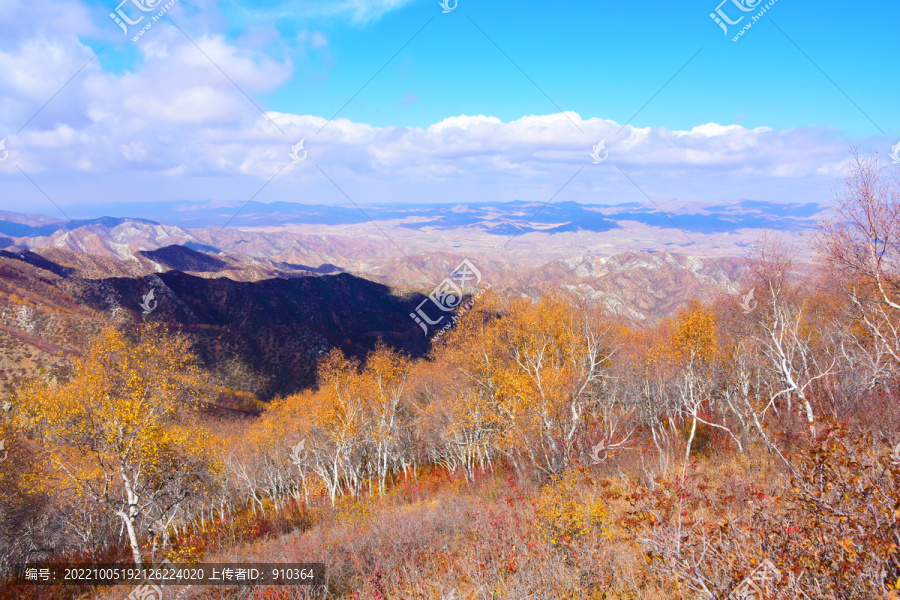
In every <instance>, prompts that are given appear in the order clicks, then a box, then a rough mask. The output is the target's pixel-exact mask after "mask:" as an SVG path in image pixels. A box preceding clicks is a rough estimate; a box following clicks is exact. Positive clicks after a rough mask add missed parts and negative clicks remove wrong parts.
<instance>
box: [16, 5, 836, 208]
mask: <svg viewBox="0 0 900 600" xmlns="http://www.w3.org/2000/svg"><path fill="white" fill-rule="evenodd" d="M405 1H406V0H382V1H380V2H378V1H376V2H356V1H342V2H336V3H325V2H312V3H308V6H307V8H306V9H305V10H320V11H338V12H343V13H346V14H351V15H353V16H354V18H355V19H359V20H365V19H368V18H375V17H374V16H373V15H379V14H383V12H384V11H387V10H392V9H395V8H397V7H399V6H402V5H403V4H405ZM6 4H8V5H9V11H8V14H11V15H13V16H16V15H18V16H22V17H23V18H24V16H28V15H27V14H25V13H27V11H28V6H30V5H26V4H24V3H23V1H22V0H7V3H6ZM51 4H52V5H53V6H55V7H57V8H60V9H61V8H64V7H70V8H73V12H72V15H73V21H72V23H73V30H74V31H75V32H76V33H77V32H81V33H90V32H91V31H92V29H91V26H90V24H89V22H88V21H87V20H86V17H84V16H83V11H82V12H79V10H78V7H80V6H81V5H79V4H71V3H67V2H55V3H52V2H51ZM70 5H71V6H70ZM379 11H380V12H379ZM53 14H55V13H53V11H48V12H46V14H45V12H40V13H39V15H38V16H39V17H40V18H43V19H46V23H42V24H41V25H40V27H39V28H37V26H36V25H34V23H33V19H34V18H35V17H34V16H31V17H29V19H31V20H28V19H26V23H25V25H24V27H23V30H25V31H31V32H32V33H31V35H30V36H27V35H26V36H23V35H17V36H14V37H11V38H9V40H4V44H3V46H2V48H0V138H2V137H5V136H7V132H10V133H12V132H14V131H16V130H18V128H19V127H20V126H21V125H22V124H23V123H24V122H25V121H26V120H27V119H28V118H29V117H30V116H31V115H33V114H34V111H35V110H36V107H39V106H40V105H41V104H43V103H44V102H46V100H47V99H48V98H50V97H51V96H52V95H53V94H54V93H56V91H58V90H59V89H60V87H61V86H62V85H63V84H64V83H65V82H66V81H67V80H68V78H70V77H71V76H72V75H73V74H74V73H75V72H76V71H77V70H78V69H79V68H81V67H82V66H83V65H84V64H85V62H86V61H87V60H88V59H89V58H90V57H91V55H92V53H93V50H92V49H91V48H89V47H88V46H86V45H84V44H83V43H82V42H80V41H79V39H78V37H76V35H75V34H63V33H62V32H61V30H62V29H63V28H64V24H63V23H62V22H60V21H59V20H58V19H55V17H54V16H53ZM23 15H24V16H23ZM79 15H82V16H79ZM0 19H2V20H0V31H5V29H6V28H8V27H9V18H6V17H0ZM38 29H40V30H41V31H44V32H49V33H46V34H45V33H37V30H38ZM50 34H53V35H50ZM48 35H50V37H48ZM194 39H195V41H196V42H197V44H198V45H199V46H200V48H202V50H203V53H205V54H206V55H207V56H208V58H207V56H204V54H203V53H201V52H198V50H197V48H196V47H194V45H193V44H192V43H191V42H189V41H188V40H186V39H185V38H184V36H182V35H181V33H180V32H178V30H177V29H174V28H173V27H170V26H166V25H162V24H161V25H160V26H158V27H156V28H154V29H153V36H148V37H147V39H145V40H142V42H141V43H140V44H138V45H137V46H135V48H136V49H137V51H138V52H139V53H140V57H141V60H140V62H139V64H138V65H137V66H135V67H132V68H131V69H126V70H124V71H121V72H110V71H104V70H103V69H102V68H101V61H100V60H94V61H92V62H91V63H90V64H88V65H87V67H85V68H84V70H83V71H82V72H81V74H80V75H78V76H77V77H76V78H75V79H73V80H72V82H71V83H70V84H69V85H68V86H66V87H65V89H64V90H63V91H62V92H61V93H60V95H59V96H58V97H57V98H56V99H54V101H53V102H51V103H50V104H48V105H47V108H46V109H44V110H43V111H42V112H41V114H40V115H39V117H38V118H37V119H35V121H34V122H33V123H32V124H30V125H29V126H28V128H26V129H25V130H24V131H23V132H22V133H21V134H20V135H18V136H16V135H9V138H8V141H7V145H6V146H7V148H8V149H9V151H10V159H9V160H7V161H6V162H5V163H4V164H2V165H0V173H9V174H13V173H15V167H16V166H17V165H19V166H21V167H22V168H23V169H25V170H27V171H28V172H34V173H41V172H54V173H55V175H56V177H57V178H59V179H63V180H64V179H65V178H66V177H73V178H77V177H79V176H80V174H81V173H85V172H87V173H91V174H103V175H109V176H116V177H120V178H130V177H133V178H136V179H139V178H140V177H143V176H153V177H156V178H159V181H163V182H165V185H163V184H160V185H161V187H166V189H168V190H169V192H168V193H170V194H171V197H174V198H178V197H179V191H178V189H179V186H181V185H183V184H184V179H185V178H186V177H188V176H189V177H194V178H203V177H206V178H211V180H213V181H215V180H216V179H222V180H224V179H227V178H228V177H229V176H243V177H249V178H250V179H252V180H253V181H254V182H256V183H258V182H260V181H264V180H267V179H268V178H269V177H271V176H272V174H273V173H275V172H277V171H278V169H279V168H281V167H284V166H285V165H287V164H289V163H290V159H289V157H288V152H289V150H290V147H291V146H292V145H293V144H295V143H296V142H297V141H299V140H300V139H301V138H305V140H306V144H305V147H306V149H307V151H308V153H309V157H308V159H307V161H306V162H304V163H302V164H301V165H297V166H292V167H290V168H288V169H286V170H285V172H284V174H283V175H280V176H279V177H280V178H281V179H284V180H286V181H287V182H293V183H294V184H296V183H297V182H304V183H305V184H309V182H311V181H312V179H311V178H312V177H313V176H314V175H315V176H316V177H319V175H316V173H317V171H316V169H315V165H321V166H322V167H323V168H327V169H329V170H331V171H334V172H336V173H337V174H338V175H339V176H340V177H343V178H344V180H347V181H352V182H355V183H356V184H358V185H359V188H360V189H362V190H363V191H365V192H368V191H370V190H371V191H373V193H376V192H377V193H378V194H380V195H381V197H382V198H383V199H393V200H409V199H414V198H417V197H419V196H422V195H423V194H425V193H430V192H429V190H437V191H436V194H437V195H438V196H442V197H444V196H449V197H465V198H466V199H467V200H491V199H501V198H506V199H512V198H509V197H508V196H509V195H514V196H513V197H522V195H524V194H533V195H534V196H536V197H550V196H551V195H552V194H553V193H554V192H555V191H556V190H558V189H559V186H560V185H561V184H562V183H564V182H565V181H566V180H567V179H568V178H569V177H570V176H571V175H572V174H573V173H575V172H576V171H578V170H579V169H581V168H582V167H583V168H584V173H583V174H581V175H579V180H578V181H576V182H574V183H573V184H572V185H571V186H570V187H569V188H567V189H568V190H570V191H572V192H577V193H579V194H581V195H582V197H579V199H586V197H588V196H590V197H594V196H597V195H609V194H612V193H615V194H617V195H618V196H620V197H621V196H622V195H624V194H626V192H627V193H631V194H635V193H637V192H636V191H635V189H634V187H633V186H632V185H631V184H630V183H629V182H627V181H624V183H623V178H622V176H621V175H620V173H619V172H618V170H617V169H616V167H617V166H618V167H621V168H622V169H623V170H625V171H627V172H629V173H633V174H634V175H635V177H638V178H640V180H641V181H642V182H644V183H645V184H646V185H647V186H648V187H647V190H646V191H647V193H652V194H654V196H663V197H674V196H676V195H681V196H684V195H694V196H696V197H700V196H703V195H706V196H707V197H713V196H716V197H722V196H725V195H731V196H732V197H737V196H741V195H742V196H744V197H749V195H750V194H754V193H757V194H762V193H766V194H773V193H774V194H779V193H784V194H785V195H787V194H793V193H794V190H805V189H810V190H813V191H812V192H809V193H818V190H820V189H821V188H822V187H823V186H825V185H829V186H830V184H831V182H832V181H833V180H834V179H835V178H836V177H838V176H839V175H840V173H841V171H842V169H843V168H844V166H845V164H846V160H845V159H846V150H847V147H848V146H849V145H851V144H852V143H853V142H854V141H853V140H850V139H849V138H847V137H846V136H842V135H840V134H838V133H837V132H835V131H833V130H831V129H826V128H813V127H809V128H797V129H790V130H784V131H776V130H773V129H771V128H768V127H758V128H755V129H749V128H745V127H743V126H741V125H721V124H717V123H704V124H698V125H696V126H694V127H692V128H691V129H686V130H670V129H667V128H664V127H656V128H651V127H644V128H635V127H632V126H625V127H622V126H621V125H620V124H618V123H616V122H614V121H611V120H607V119H601V118H582V117H581V116H580V115H578V114H577V113H573V112H570V113H566V114H550V115H527V116H523V117H522V118H519V119H516V120H513V121H509V122H504V121H502V120H501V119H499V118H497V117H495V116H491V115H457V116H449V117H447V118H445V119H443V120H441V121H439V122H437V123H434V124H432V125H430V126H428V127H391V126H388V127H375V126H372V125H368V124H366V123H357V122H352V121H350V120H348V119H343V118H342V119H337V120H335V121H334V122H331V123H327V121H326V119H325V118H323V117H321V116H314V115H296V114H285V113H278V112H270V113H268V117H269V118H271V119H272V120H274V121H275V122H277V123H278V124H279V126H280V127H281V129H282V130H283V131H280V130H279V129H278V128H277V127H275V126H274V125H273V124H272V122H271V121H270V120H269V118H266V117H265V116H263V115H262V114H261V113H260V112H259V109H258V108H257V107H256V106H254V104H253V102H252V101H251V100H249V99H248V98H247V97H246V96H245V95H244V93H246V94H247V95H249V96H251V97H255V96H256V95H258V94H265V93H271V92H274V91H276V90H278V89H279V88H280V87H281V86H283V85H284V84H285V83H286V82H287V81H288V80H289V78H290V77H291V75H292V72H293V69H294V65H293V64H292V63H291V62H290V60H289V59H287V58H286V59H284V60H283V61H282V62H279V61H278V60H274V59H272V58H270V57H269V56H267V55H265V54H264V53H262V52H261V51H254V50H251V49H248V48H249V47H248V46H243V45H242V46H240V47H239V46H238V45H237V44H234V43H231V42H229V41H228V40H227V39H226V38H224V37H223V36H220V35H209V34H207V35H196V36H194ZM299 41H300V42H302V44H303V45H304V47H306V48H309V49H314V50H320V51H322V52H323V53H327V52H328V39H327V37H326V36H325V35H324V34H323V33H321V32H319V31H309V32H304V33H302V34H300V38H299ZM101 58H103V57H101ZM210 59H212V61H214V62H215V64H217V65H220V66H222V67H223V69H224V70H225V71H226V72H227V74H228V77H225V76H224V75H223V73H222V72H220V71H219V69H218V68H217V67H216V66H215V65H213V64H212V63H211V62H210ZM229 78H230V80H229ZM236 86H237V87H236ZM237 88H240V89H237ZM414 99H415V95H414V94H412V93H410V94H408V95H407V97H406V99H405V100H404V101H402V102H405V103H406V104H412V103H413V100H414ZM326 123H327V126H326ZM323 126H325V128H324V129H322V127H323ZM320 129H322V131H321V133H319V130H320ZM601 139H606V147H607V149H608V150H609V160H608V161H607V163H606V164H604V165H601V166H595V165H592V164H591V161H590V158H589V156H588V153H589V152H590V149H591V146H593V145H594V144H596V143H597V142H598V141H600V140H601ZM16 176H18V175H16ZM785 182H790V185H788V184H786V183H785ZM811 184H812V185H811ZM223 185H224V184H223ZM379 186H380V187H379ZM792 186H793V187H792ZM295 187H296V185H295ZM273 189H274V188H273ZM379 190H380V191H379ZM423 190H424V192H423ZM227 191H229V190H228V189H227V188H224V187H223V188H211V189H210V190H209V193H208V195H207V197H215V196H221V195H225V194H224V192H227ZM135 193H140V190H138V191H136V192H135ZM160 199H164V198H160ZM272 199H285V198H281V197H279V198H272ZM99 200H102V199H99ZM641 200H643V199H642V198H641ZM823 200H825V199H824V198H823Z"/></svg>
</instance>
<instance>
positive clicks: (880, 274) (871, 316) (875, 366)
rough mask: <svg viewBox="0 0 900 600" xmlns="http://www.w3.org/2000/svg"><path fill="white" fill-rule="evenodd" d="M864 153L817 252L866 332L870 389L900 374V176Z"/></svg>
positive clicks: (824, 226)
mask: <svg viewBox="0 0 900 600" xmlns="http://www.w3.org/2000/svg"><path fill="white" fill-rule="evenodd" d="M889 168H891V167H890V166H887V167H886V166H884V165H880V164H879V163H878V160H877V158H876V157H862V156H860V155H859V154H858V153H855V154H854V156H853V162H852V165H851V168H850V171H849V173H848V175H847V177H846V178H845V179H844V186H843V190H842V191H841V192H840V193H839V194H838V196H837V198H836V201H837V202H836V203H837V208H836V210H835V212H834V214H833V216H832V217H831V218H830V219H829V220H828V221H826V222H825V223H823V224H822V228H821V235H820V236H818V237H817V238H816V242H817V246H818V249H819V251H820V253H821V254H822V256H823V258H824V259H825V262H826V265H827V266H828V267H829V268H830V269H831V271H832V273H833V275H834V276H835V277H837V278H839V280H840V284H841V285H842V286H843V288H844V290H845V293H846V296H847V298H848V299H849V307H850V309H851V312H850V315H849V316H850V317H851V318H852V319H853V320H854V322H855V324H856V325H857V326H858V327H859V328H860V329H861V330H862V331H863V332H864V335H860V336H858V338H857V339H858V340H859V341H860V342H861V343H860V344H859V349H860V350H861V351H862V352H864V353H865V354H866V355H867V356H866V357H867V359H868V360H867V365H866V366H867V371H868V381H869V385H870V386H875V385H878V384H879V383H884V382H885V381H886V380H888V379H889V378H892V377H894V376H895V375H896V374H897V373H898V372H900V176H898V175H897V170H896V169H894V170H893V171H891V172H887V169H889Z"/></svg>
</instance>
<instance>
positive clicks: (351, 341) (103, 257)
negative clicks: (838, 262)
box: [0, 201, 823, 406]
mask: <svg viewBox="0 0 900 600" xmlns="http://www.w3.org/2000/svg"><path fill="white" fill-rule="evenodd" d="M145 208H146V209H147V210H148V211H150V210H155V211H157V212H158V213H160V214H165V215H168V216H170V217H171V216H172V215H173V213H177V217H178V218H177V219H174V221H173V222H164V221H162V220H157V219H153V218H150V217H151V216H153V215H149V216H148V215H146V214H139V215H138V216H137V217H122V216H114V217H110V216H104V217H97V218H87V217H85V218H79V219H74V220H63V219H57V218H54V217H50V216H47V215H39V214H22V213H13V212H2V211H0V248H2V249H0V387H2V388H3V389H6V390H7V391H11V390H12V389H13V388H15V387H16V385H17V384H18V383H20V382H21V381H22V379H23V378H24V377H26V376H27V375H29V374H33V373H34V372H35V370H36V369H37V368H38V367H41V368H44V369H45V370H46V373H47V374H48V375H47V376H49V377H56V376H59V375H60V374H62V373H63V371H64V370H65V368H66V364H67V363H66V361H65V360H64V359H65V357H66V356H68V355H69V354H70V353H72V352H78V351H79V348H80V347H81V345H82V344H83V341H84V340H85V339H86V338H87V337H88V336H89V335H90V334H91V333H92V332H94V331H96V330H97V329H98V328H99V327H101V326H102V325H103V324H104V323H109V322H116V323H129V322H131V323H133V322H138V321H141V320H144V319H146V320H162V321H164V322H166V323H168V324H170V325H171V326H172V327H175V328H178V329H181V330H182V331H184V332H186V333H187V334H188V335H190V336H191V338H192V339H193V340H194V343H195V348H196V349H197V351H198V353H199V355H200V356H201V358H202V360H203V361H204V364H206V365H207V367H208V368H209V369H210V370H211V371H212V372H214V373H215V375H216V378H217V380H218V381H220V382H221V385H222V386H224V387H223V389H225V388H227V389H230V390H232V392H233V394H237V396H236V397H240V394H245V395H246V394H250V395H253V396H255V397H258V398H261V399H268V398H272V397H275V396H277V395H280V394H286V393H290V392H292V391H296V390H299V389H302V388H304V387H307V386H309V385H310V384H311V383H312V377H313V369H314V365H315V360H316V357H317V356H319V354H320V353H321V352H323V351H325V350H327V349H329V348H333V347H339V348H342V349H343V350H344V351H345V352H347V353H350V354H355V355H363V354H364V353H365V352H366V351H368V350H370V349H371V348H372V347H374V345H375V344H376V343H377V342H378V340H382V341H383V342H384V343H387V344H389V345H391V346H393V347H396V348H399V349H402V350H404V351H406V352H409V353H411V354H413V355H421V354H423V353H424V352H426V351H427V350H428V347H429V340H428V338H426V336H425V335H424V334H423V332H422V330H421V329H420V328H419V327H418V325H417V324H416V323H415V321H414V320H413V319H411V318H410V313H411V312H413V311H414V310H415V307H416V306H417V305H418V303H419V302H421V301H422V300H423V299H424V298H425V295H426V294H428V293H429V292H430V291H431V290H432V289H433V288H434V286H435V285H436V284H437V283H438V282H440V281H442V280H443V279H444V278H445V277H447V276H448V275H449V274H450V273H451V272H452V270H453V268H454V267H455V266H456V265H458V264H459V263H460V262H461V261H462V260H463V259H469V260H470V261H471V262H472V263H473V264H475V265H477V268H478V269H479V270H480V272H481V275H482V277H483V281H484V282H486V283H490V285H491V287H492V288H494V289H495V290H497V291H498V292H499V293H502V294H510V295H514V296H518V297H521V296H524V297H531V298H537V297H539V296H541V295H542V294H544V293H545V292H546V291H548V290H551V289H560V290H564V291H567V292H570V293H572V294H575V295H577V296H580V297H581V298H584V299H586V300H589V301H591V302H593V303H595V304H598V305H600V306H603V307H604V308H606V309H607V311H608V312H609V313H611V314H613V315H617V316H618V317H620V318H621V319H622V321H623V322H624V323H626V324H628V325H629V326H631V327H641V326H643V325H644V324H652V323H656V322H658V321H659V320H660V319H662V318H664V317H667V316H671V315H673V314H675V312H676V311H677V310H678V309H679V308H680V307H682V306H684V304H685V303H686V302H687V301H688V300H691V299H694V298H697V299H700V300H703V301H713V300H715V299H716V298H717V297H720V296H722V295H723V294H732V295H733V294H735V293H737V292H738V291H740V290H741V288H742V286H744V285H745V283H746V281H747V276H748V272H749V266H750V262H749V260H748V259H747V258H746V256H744V255H745V254H746V253H747V250H748V249H749V248H750V247H751V246H752V245H753V244H754V243H755V241H756V240H757V239H758V238H759V236H760V235H761V234H762V232H764V231H765V232H769V233H773V234H775V235H782V236H784V237H786V238H787V239H790V240H797V239H802V236H803V235H804V234H805V232H806V231H808V230H810V229H811V228H812V227H814V225H815V220H816V219H817V218H821V216H822V215H823V211H822V210H820V209H819V208H818V207H816V206H813V205H795V206H789V205H774V204H768V203H760V202H749V201H742V202H735V203H731V204H721V205H716V206H705V207H697V206H683V207H681V208H680V209H679V210H678V211H674V210H673V211H671V212H670V213H669V214H668V215H665V214H662V213H660V212H659V211H657V210H655V209H653V208H647V207H645V206H642V205H638V204H629V205H624V204H623V205H617V206H607V207H598V206H586V205H580V204H576V203H573V202H560V203H553V204H549V205H546V206H541V205H535V204H528V203H524V202H510V203H490V204H478V205H470V206H463V205H459V206H450V205H437V206H427V205H422V206H393V207H374V208H370V207H363V210H359V209H357V208H355V207H351V208H347V207H326V206H305V205H295V204H286V203H276V204H270V205H265V204H255V203H250V204H248V205H247V206H246V207H245V209H244V211H242V212H241V213H240V214H239V215H238V216H237V217H236V218H234V219H233V220H232V223H231V224H230V225H229V226H228V227H224V228H223V227H221V226H220V225H217V223H218V222H221V223H222V224H224V223H225V222H227V220H228V219H229V218H231V217H233V216H234V213H232V214H229V212H230V211H231V210H232V209H233V207H228V208H227V209H226V208H212V207H210V206H205V207H203V206H192V207H184V206H180V208H178V209H177V210H175V207H174V206H167V205H153V206H147V207H145ZM238 208H239V207H238ZM126 209H127V210H131V207H128V206H127V205H125V206H124V208H123V207H120V210H126ZM138 212H140V211H138ZM363 213H365V214H363ZM79 216H81V215H79ZM670 217H671V219H672V220H674V223H673V222H672V220H670ZM173 223H174V224H173ZM798 268H801V269H802V268H803V266H802V265H799V266H798ZM151 291H152V296H153V297H152V300H153V305H154V307H155V308H154V310H153V311H152V312H149V313H148V314H143V313H144V312H145V311H144V310H143V308H142V306H141V305H142V304H144V305H145V306H146V302H147V299H148V298H149V297H148V296H147V294H149V293H151ZM223 397H225V400H223V402H224V403H225V404H229V402H230V404H229V405H230V406H235V405H236V404H235V402H238V400H234V399H233V398H232V400H231V401H229V400H227V397H228V394H224V396H223ZM237 405H241V404H240V402H238V404H237ZM241 406H243V405H241Z"/></svg>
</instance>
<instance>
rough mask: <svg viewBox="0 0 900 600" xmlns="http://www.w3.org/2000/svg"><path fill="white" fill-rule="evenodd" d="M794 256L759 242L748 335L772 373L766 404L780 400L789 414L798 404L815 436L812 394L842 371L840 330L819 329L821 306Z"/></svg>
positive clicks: (767, 241)
mask: <svg viewBox="0 0 900 600" xmlns="http://www.w3.org/2000/svg"><path fill="white" fill-rule="evenodd" d="M794 254H795V253H794V251H793V250H792V249H791V248H789V247H788V246H786V245H785V244H784V243H782V242H779V241H777V240H774V239H770V238H763V239H762V240H761V241H760V243H759V244H758V246H757V251H756V256H755V257H754V273H753V276H754V279H753V282H752V285H753V286H754V288H753V289H755V290H756V291H757V297H758V298H759V303H758V306H756V307H755V308H754V310H752V311H750V314H749V319H750V320H751V321H752V323H753V328H752V331H751V332H750V334H749V335H750V337H752V339H753V342H754V346H755V348H756V349H757V351H758V352H760V353H761V355H762V357H763V358H764V360H765V361H766V363H767V365H768V371H769V372H770V373H772V374H773V375H774V377H770V378H769V379H770V381H771V382H772V387H771V391H770V400H769V403H770V404H772V405H776V406H777V403H781V402H783V403H785V404H786V406H787V409H788V411H789V412H790V411H792V410H793V403H794V401H795V400H796V401H798V402H799V404H800V410H801V411H802V412H803V414H804V417H805V418H806V422H807V426H808V427H809V429H810V432H811V433H815V422H816V411H815V408H814V407H813V392H814V391H815V387H816V385H818V384H820V383H821V382H822V381H823V380H824V379H826V378H829V377H831V376H833V375H835V374H836V373H837V372H838V371H839V369H840V362H839V358H840V357H839V353H838V352H837V350H838V348H839V346H840V339H838V338H837V337H836V336H837V335H838V334H839V333H840V332H839V331H836V330H834V329H832V328H830V327H822V326H821V325H823V323H822V322H821V321H817V319H816V318H815V317H816V312H817V310H818V308H819V307H817V306H816V304H815V303H814V302H812V301H811V297H810V294H809V292H808V291H806V290H804V289H803V287H802V285H801V284H800V283H798V282H797V281H796V277H795V276H794V274H793V273H792V270H791V266H792V260H793V257H794ZM826 325H827V323H826Z"/></svg>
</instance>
